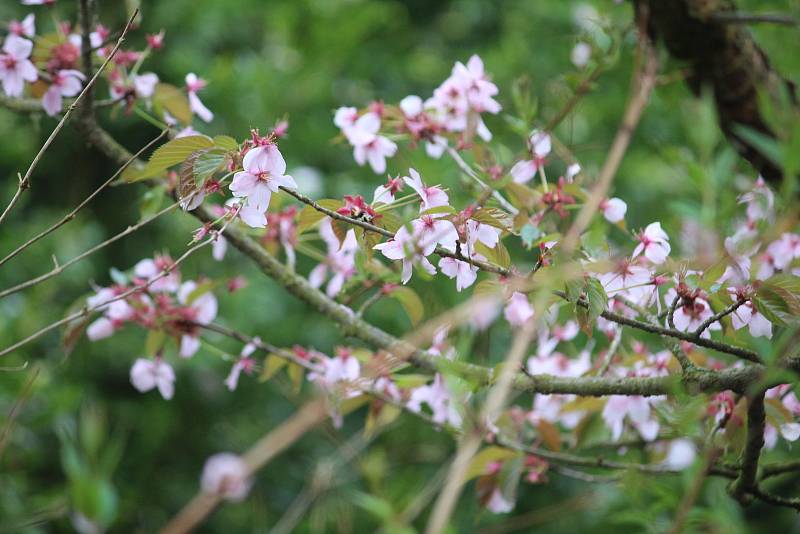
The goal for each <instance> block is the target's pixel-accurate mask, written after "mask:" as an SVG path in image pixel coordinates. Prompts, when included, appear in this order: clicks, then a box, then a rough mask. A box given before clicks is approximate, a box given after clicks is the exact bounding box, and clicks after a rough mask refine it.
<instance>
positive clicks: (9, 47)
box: [0, 34, 39, 97]
mask: <svg viewBox="0 0 800 534" xmlns="http://www.w3.org/2000/svg"><path fill="white" fill-rule="evenodd" d="M32 50H33V43H32V42H31V41H29V40H27V39H23V38H22V37H20V36H18V35H15V34H10V35H8V36H6V40H5V43H4V44H3V53H2V54H0V80H2V81H3V90H4V91H5V93H6V95H7V96H11V97H17V96H22V91H23V89H24V88H25V82H35V81H36V80H37V79H38V78H39V74H38V72H36V67H34V66H33V63H31V61H30V60H29V59H28V58H29V57H30V55H31V51H32Z"/></svg>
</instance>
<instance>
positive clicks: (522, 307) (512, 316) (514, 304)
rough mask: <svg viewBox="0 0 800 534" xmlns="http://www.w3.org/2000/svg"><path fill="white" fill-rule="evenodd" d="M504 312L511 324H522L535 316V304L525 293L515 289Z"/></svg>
mask: <svg viewBox="0 0 800 534" xmlns="http://www.w3.org/2000/svg"><path fill="white" fill-rule="evenodd" d="M503 313H504V315H505V318H506V321H508V322H509V324H510V325H511V326H522V325H524V324H525V323H527V322H528V320H530V319H531V317H533V306H531V303H530V301H528V297H527V296H526V295H525V294H523V293H520V292H519V291H514V293H512V294H511V298H510V299H509V301H508V304H507V305H506V307H505V311H504V312H503Z"/></svg>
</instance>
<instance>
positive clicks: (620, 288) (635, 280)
mask: <svg viewBox="0 0 800 534" xmlns="http://www.w3.org/2000/svg"><path fill="white" fill-rule="evenodd" d="M652 276H653V273H652V272H651V271H650V269H647V268H646V267H642V266H640V265H636V264H635V263H634V262H630V261H627V260H623V261H621V262H619V263H618V264H617V266H616V269H615V270H613V271H609V272H607V273H603V274H601V275H599V276H598V277H597V279H598V280H600V283H601V284H602V285H603V288H604V289H605V290H606V293H607V294H608V296H609V297H614V296H615V295H620V296H623V297H625V298H627V299H629V300H631V301H633V302H636V303H637V304H642V305H644V304H645V303H646V302H647V301H648V300H649V299H650V298H651V296H652V295H653V286H651V285H650V282H651V280H652Z"/></svg>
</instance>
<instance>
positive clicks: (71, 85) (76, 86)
mask: <svg viewBox="0 0 800 534" xmlns="http://www.w3.org/2000/svg"><path fill="white" fill-rule="evenodd" d="M85 79H86V77H85V76H84V75H83V73H82V72H80V71H77V70H71V69H70V70H60V71H58V72H55V73H53V75H52V84H51V85H50V88H49V89H47V91H45V93H44V96H43V97H42V107H43V108H44V110H45V112H46V113H47V114H48V115H50V116H51V117H52V116H54V115H56V114H57V113H59V112H60V111H61V107H62V104H61V97H63V96H67V97H69V96H75V95H77V94H78V93H80V92H81V82H82V81H84V80H85Z"/></svg>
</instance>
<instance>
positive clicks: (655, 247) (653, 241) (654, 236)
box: [633, 222, 671, 264]
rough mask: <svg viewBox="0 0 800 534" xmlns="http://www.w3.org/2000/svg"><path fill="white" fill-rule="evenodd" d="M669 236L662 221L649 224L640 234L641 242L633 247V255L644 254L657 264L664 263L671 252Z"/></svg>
mask: <svg viewBox="0 0 800 534" xmlns="http://www.w3.org/2000/svg"><path fill="white" fill-rule="evenodd" d="M670 250H671V249H670V246H669V236H668V235H667V234H666V232H664V230H662V229H661V223H660V222H654V223H650V224H649V225H647V228H645V229H644V231H642V232H641V233H640V234H639V244H638V245H636V248H635V249H633V257H634V258H635V257H636V256H638V255H639V254H642V253H644V256H645V257H646V258H647V259H648V260H650V261H651V262H653V263H655V264H661V263H664V261H665V260H666V259H667V256H669V253H670Z"/></svg>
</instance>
